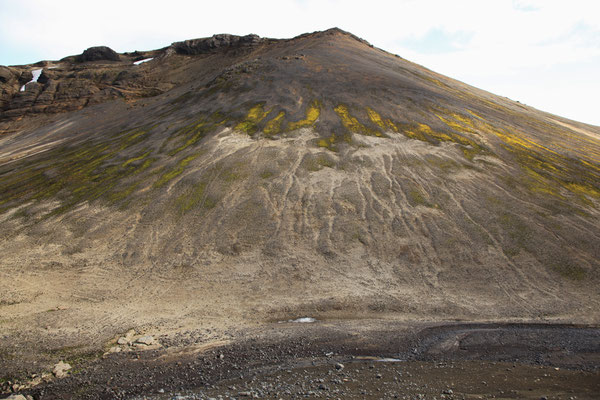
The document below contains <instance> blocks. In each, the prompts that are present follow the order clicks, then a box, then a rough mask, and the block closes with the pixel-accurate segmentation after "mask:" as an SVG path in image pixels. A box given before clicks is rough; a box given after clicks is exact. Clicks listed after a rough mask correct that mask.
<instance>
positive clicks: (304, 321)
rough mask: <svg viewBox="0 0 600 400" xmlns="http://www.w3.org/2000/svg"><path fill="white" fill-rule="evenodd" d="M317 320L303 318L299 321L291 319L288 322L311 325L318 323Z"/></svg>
mask: <svg viewBox="0 0 600 400" xmlns="http://www.w3.org/2000/svg"><path fill="white" fill-rule="evenodd" d="M316 321H317V320H316V319H314V318H311V317H302V318H298V319H290V320H289V321H288V322H295V323H300V324H309V323H311V322H316Z"/></svg>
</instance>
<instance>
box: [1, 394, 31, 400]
mask: <svg viewBox="0 0 600 400" xmlns="http://www.w3.org/2000/svg"><path fill="white" fill-rule="evenodd" d="M4 400H27V397H25V396H23V395H22V394H11V395H10V396H8V397H7V398H5V399H4Z"/></svg>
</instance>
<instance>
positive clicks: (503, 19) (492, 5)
mask: <svg viewBox="0 0 600 400" xmlns="http://www.w3.org/2000/svg"><path fill="white" fill-rule="evenodd" d="M332 27H339V28H341V29H343V30H346V31H349V32H352V33H353V34H355V35H357V36H359V37H361V38H363V39H365V40H367V41H369V42H370V43H372V44H373V45H374V46H376V47H379V48H381V49H383V50H386V51H389V52H391V53H394V54H398V55H400V56H401V57H403V58H406V59H408V60H410V61H413V62H416V63H418V64H421V65H423V66H425V67H427V68H429V69H432V70H434V71H436V72H439V73H441V74H444V75H447V76H449V77H451V78H454V79H458V80H460V81H463V82H465V83H468V84H470V85H473V86H476V87H479V88H481V89H484V90H487V91H490V92H492V93H495V94H498V95H501V96H506V97H508V98H510V99H513V100H518V101H520V102H521V103H525V104H528V105H530V106H533V107H535V108H538V109H541V110H544V111H548V112H551V113H554V114H557V115H560V116H564V117H567V118H571V119H574V120H577V121H581V122H586V123H589V124H593V125H598V126H600V102H599V101H598V93H600V1H598V0H568V1H567V0H561V1H555V0H452V1H450V0H439V1H434V0H429V1H428V0H395V1H380V0H360V1H354V0H265V1H261V0H254V1H247V0H241V1H237V0H235V1H234V0H231V1H229V0H220V1H214V0H211V1H203V0H196V1H191V0H190V1H183V0H168V1H165V0H160V1H155V0H144V1H134V0H103V1H102V2H97V1H85V0H36V1H34V0H0V65H18V64H29V63H34V62H37V61H40V60H57V59H60V58H63V57H65V56H67V55H73V54H80V53H81V52H82V51H83V50H85V49H86V48H88V47H91V46H98V45H106V46H109V47H111V48H112V49H114V50H115V51H118V52H125V51H134V50H151V49H157V48H161V47H164V46H167V45H169V44H171V43H172V42H175V41H180V40H185V39H192V38H198V37H207V36H212V35H213V34H216V33H232V34H238V35H245V34H249V33H255V34H258V35H260V36H263V37H273V38H289V37H294V36H297V35H299V34H302V33H305V32H313V31H317V30H325V29H328V28H332Z"/></svg>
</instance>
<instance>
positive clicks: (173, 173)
mask: <svg viewBox="0 0 600 400" xmlns="http://www.w3.org/2000/svg"><path fill="white" fill-rule="evenodd" d="M199 156H200V154H192V155H191V156H187V157H185V158H184V159H182V160H180V161H179V162H178V163H177V166H175V168H173V169H172V170H170V171H167V172H165V173H164V174H162V175H161V176H160V178H158V180H157V181H156V182H155V183H154V187H155V188H159V187H161V186H164V185H165V184H167V183H168V182H169V181H171V180H172V179H174V178H176V177H177V176H179V175H181V174H182V173H183V171H184V170H185V168H186V167H187V166H188V164H189V163H190V162H192V161H193V160H195V159H196V158H198V157H199Z"/></svg>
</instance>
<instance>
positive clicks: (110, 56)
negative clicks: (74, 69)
mask: <svg viewBox="0 0 600 400" xmlns="http://www.w3.org/2000/svg"><path fill="white" fill-rule="evenodd" d="M77 61H78V62H86V61H120V57H119V54H118V53H117V52H116V51H114V50H113V49H111V48H110V47H107V46H96V47H90V48H89V49H86V50H85V51H84V52H83V53H82V54H81V55H79V56H77Z"/></svg>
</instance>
